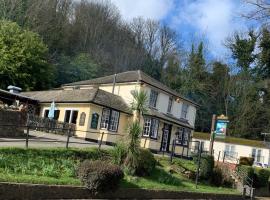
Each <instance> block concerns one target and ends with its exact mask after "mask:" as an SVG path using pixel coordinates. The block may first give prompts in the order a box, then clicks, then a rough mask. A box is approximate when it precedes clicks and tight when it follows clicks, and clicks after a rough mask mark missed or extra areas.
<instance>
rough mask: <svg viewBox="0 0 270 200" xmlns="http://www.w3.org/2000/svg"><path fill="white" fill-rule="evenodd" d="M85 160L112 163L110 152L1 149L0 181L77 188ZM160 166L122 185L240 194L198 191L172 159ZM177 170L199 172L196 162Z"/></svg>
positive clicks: (200, 189)
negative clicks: (172, 170) (147, 174)
mask: <svg viewBox="0 0 270 200" xmlns="http://www.w3.org/2000/svg"><path fill="white" fill-rule="evenodd" d="M84 159H94V160H96V159H106V160H109V161H110V159H111V152H110V151H98V150H97V149H96V148H89V149H83V150H79V149H68V150H67V149H64V148H57V149H28V150H26V149H21V148H0V181H1V182H16V183H34V184H51V185H76V186H80V185H81V182H80V181H79V179H78V178H77V177H76V168H77V166H78V164H79V163H80V162H81V161H82V160H84ZM156 159H157V160H158V165H157V167H156V169H154V170H153V171H152V173H151V175H150V176H148V177H132V176H128V175H126V176H125V178H124V180H123V181H122V183H121V187H124V188H127V187H128V188H145V189H155V190H173V191H193V192H210V193H230V194H235V193H237V192H236V191H235V190H233V189H230V188H217V187H213V186H210V185H209V184H208V183H207V182H200V183H199V187H198V189H196V188H195V183H194V180H190V179H188V178H186V177H184V176H183V175H182V174H181V173H176V172H174V173H171V170H170V169H172V166H171V164H170V162H169V158H168V157H156ZM173 166H174V167H179V168H181V169H188V170H190V171H193V172H195V171H196V165H195V164H194V162H193V161H189V160H184V159H174V162H173Z"/></svg>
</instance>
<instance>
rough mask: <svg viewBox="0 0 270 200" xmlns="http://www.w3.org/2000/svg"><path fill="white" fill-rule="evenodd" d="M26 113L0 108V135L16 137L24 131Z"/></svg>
mask: <svg viewBox="0 0 270 200" xmlns="http://www.w3.org/2000/svg"><path fill="white" fill-rule="evenodd" d="M26 116H27V115H26V113H25V112H20V111H13V110H5V109H3V110H0V137H18V136H22V135H23V133H24V127H22V126H25V124H26Z"/></svg>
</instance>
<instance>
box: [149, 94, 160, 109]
mask: <svg viewBox="0 0 270 200" xmlns="http://www.w3.org/2000/svg"><path fill="white" fill-rule="evenodd" d="M157 98H158V92H157V91H155V90H151V94H150V99H149V106H150V107H154V108H155V107H156V106H157Z"/></svg>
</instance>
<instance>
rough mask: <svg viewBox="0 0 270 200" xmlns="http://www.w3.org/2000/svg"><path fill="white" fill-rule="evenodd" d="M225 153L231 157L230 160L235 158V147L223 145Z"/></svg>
mask: <svg viewBox="0 0 270 200" xmlns="http://www.w3.org/2000/svg"><path fill="white" fill-rule="evenodd" d="M225 153H226V155H227V156H229V157H231V159H233V158H236V157H237V155H236V154H237V152H236V151H235V145H230V144H225ZM229 159H230V158H229Z"/></svg>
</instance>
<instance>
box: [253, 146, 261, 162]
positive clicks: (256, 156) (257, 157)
mask: <svg viewBox="0 0 270 200" xmlns="http://www.w3.org/2000/svg"><path fill="white" fill-rule="evenodd" d="M251 156H252V158H254V161H255V162H259V163H261V162H263V157H262V150H261V149H252V153H251Z"/></svg>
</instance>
